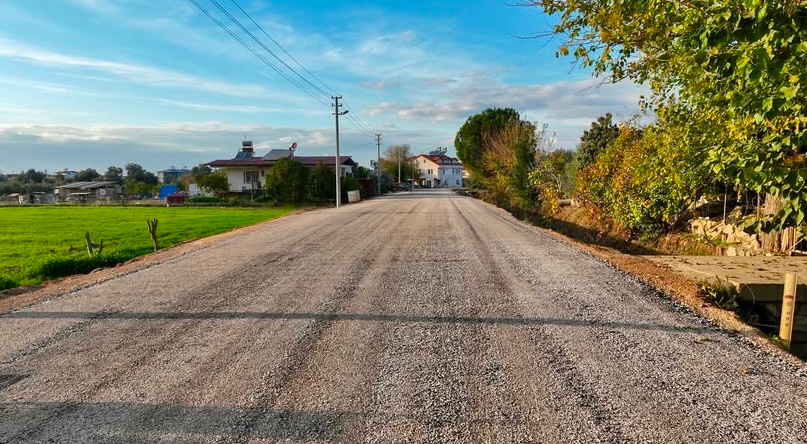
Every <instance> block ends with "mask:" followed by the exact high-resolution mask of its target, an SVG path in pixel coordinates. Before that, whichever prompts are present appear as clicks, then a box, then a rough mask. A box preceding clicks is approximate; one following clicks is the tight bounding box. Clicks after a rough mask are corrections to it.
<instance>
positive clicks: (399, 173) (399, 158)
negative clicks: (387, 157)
mask: <svg viewBox="0 0 807 444" xmlns="http://www.w3.org/2000/svg"><path fill="white" fill-rule="evenodd" d="M401 151H402V150H400V149H399V150H398V183H401Z"/></svg>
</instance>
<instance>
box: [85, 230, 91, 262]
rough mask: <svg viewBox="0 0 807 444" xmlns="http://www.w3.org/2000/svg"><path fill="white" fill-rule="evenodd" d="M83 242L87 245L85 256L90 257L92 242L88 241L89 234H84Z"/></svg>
mask: <svg viewBox="0 0 807 444" xmlns="http://www.w3.org/2000/svg"><path fill="white" fill-rule="evenodd" d="M84 240H85V242H86V243H87V256H92V241H91V240H90V232H89V231H88V232H85V233H84Z"/></svg>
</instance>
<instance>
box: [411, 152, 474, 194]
mask: <svg viewBox="0 0 807 444" xmlns="http://www.w3.org/2000/svg"><path fill="white" fill-rule="evenodd" d="M415 168H417V170H418V175H419V179H418V181H417V182H418V185H420V186H421V187H425V188H462V186H463V171H464V168H463V166H462V162H460V161H459V160H458V159H457V158H455V157H449V156H446V155H445V152H440V153H430V154H420V155H418V156H417V157H415Z"/></svg>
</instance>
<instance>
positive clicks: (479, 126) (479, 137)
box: [454, 108, 521, 178]
mask: <svg viewBox="0 0 807 444" xmlns="http://www.w3.org/2000/svg"><path fill="white" fill-rule="evenodd" d="M520 118H521V116H519V114H518V111H516V110H514V109H513V108H488V109H486V110H484V111H482V112H481V113H479V114H474V115H473V116H471V117H469V118H468V120H466V121H465V123H464V124H463V125H462V127H460V129H459V131H457V135H456V137H454V148H455V149H456V150H457V157H458V158H459V159H460V160H461V161H462V164H463V166H464V167H465V169H466V170H468V172H469V173H470V174H471V175H472V176H474V177H477V178H479V177H482V176H485V175H490V174H491V173H492V172H491V171H488V170H486V169H485V166H484V162H483V156H484V153H485V151H486V150H487V147H486V145H485V138H486V137H488V136H489V135H491V134H494V133H497V132H499V131H501V130H503V129H504V127H505V126H506V125H507V124H508V123H510V122H511V121H512V120H514V119H516V120H518V119H520Z"/></svg>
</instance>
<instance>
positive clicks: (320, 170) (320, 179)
mask: <svg viewBox="0 0 807 444" xmlns="http://www.w3.org/2000/svg"><path fill="white" fill-rule="evenodd" d="M335 175H336V173H335V172H334V170H333V168H331V167H329V166H327V165H323V164H319V165H317V166H315V167H314V168H312V169H311V171H310V172H309V174H308V200H310V201H311V202H324V201H333V200H334V197H335V196H336V179H335Z"/></svg>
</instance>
